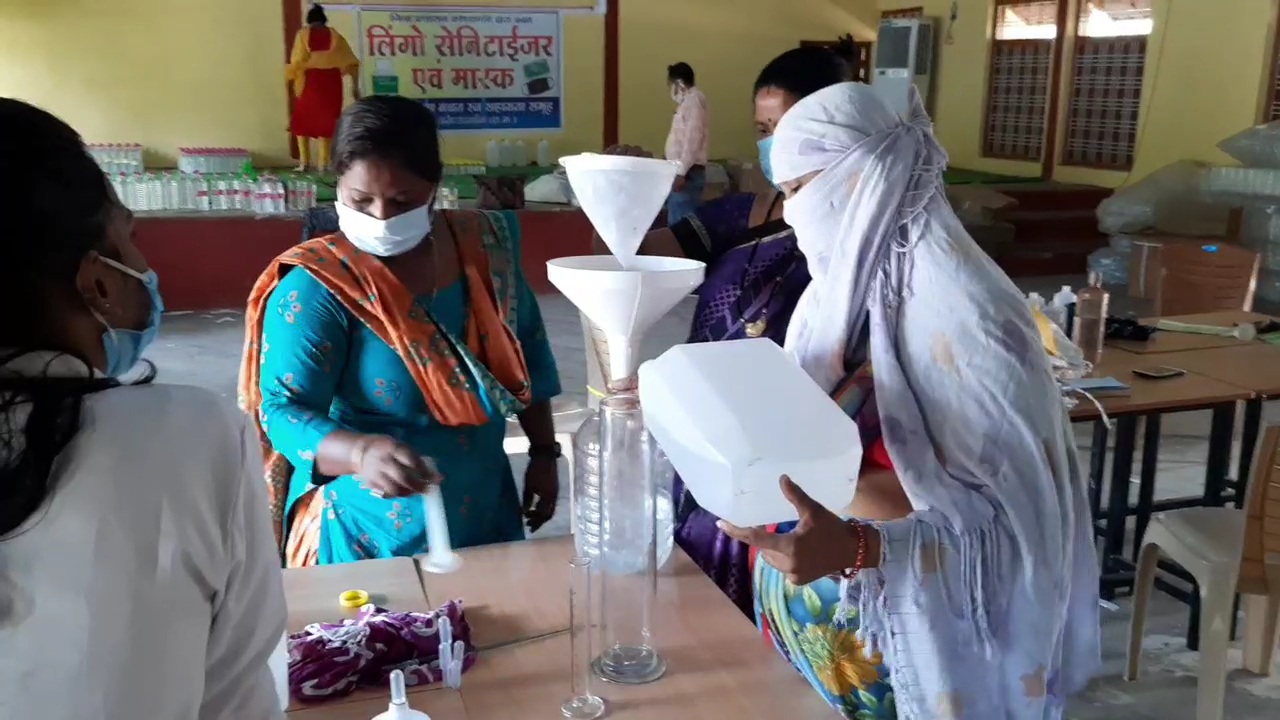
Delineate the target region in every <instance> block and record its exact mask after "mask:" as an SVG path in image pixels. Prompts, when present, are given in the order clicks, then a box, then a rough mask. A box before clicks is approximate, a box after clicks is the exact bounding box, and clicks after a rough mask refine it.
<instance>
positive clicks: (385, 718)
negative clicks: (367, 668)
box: [373, 670, 431, 720]
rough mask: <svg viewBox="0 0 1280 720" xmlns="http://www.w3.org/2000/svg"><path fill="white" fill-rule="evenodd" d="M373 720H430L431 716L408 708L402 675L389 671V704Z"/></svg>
mask: <svg viewBox="0 0 1280 720" xmlns="http://www.w3.org/2000/svg"><path fill="white" fill-rule="evenodd" d="M373 720H431V716H430V715H428V714H426V713H424V712H419V711H417V710H414V709H413V708H411V707H409V695H408V693H406V692H405V689H404V673H403V672H401V671H399V670H392V671H391V703H390V704H389V705H387V711H386V712H384V713H382V714H380V715H378V716H377V717H375V718H373Z"/></svg>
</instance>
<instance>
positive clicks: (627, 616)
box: [593, 393, 667, 685]
mask: <svg viewBox="0 0 1280 720" xmlns="http://www.w3.org/2000/svg"><path fill="white" fill-rule="evenodd" d="M652 446H653V439H652V437H651V436H650V435H649V431H648V429H647V428H645V425H644V416H643V414H642V413H641V411H640V399H639V397H637V396H636V395H635V394H623V393H618V394H612V395H609V396H608V397H606V398H605V399H604V400H603V401H601V403H600V531H601V532H600V560H599V562H598V569H597V570H596V571H595V572H594V573H593V576H594V577H595V578H597V579H598V580H599V582H598V584H597V587H599V588H600V617H601V643H600V647H601V653H600V656H599V657H597V658H596V660H595V662H594V664H593V668H594V669H595V672H596V675H598V676H599V677H601V678H602V679H604V680H607V681H610V682H616V683H624V684H629V685H637V684H642V683H649V682H653V681H654V680H657V679H658V678H660V677H662V675H663V674H664V673H665V672H666V667H667V666H666V661H665V660H663V659H662V657H661V656H660V655H659V654H658V652H657V650H655V649H654V642H653V634H652V627H651V625H652V619H653V607H654V599H655V596H656V595H657V589H658V555H657V549H658V548H657V533H656V522H657V487H656V478H655V473H654V472H653V465H654V463H653V448H652ZM593 564H595V563H593Z"/></svg>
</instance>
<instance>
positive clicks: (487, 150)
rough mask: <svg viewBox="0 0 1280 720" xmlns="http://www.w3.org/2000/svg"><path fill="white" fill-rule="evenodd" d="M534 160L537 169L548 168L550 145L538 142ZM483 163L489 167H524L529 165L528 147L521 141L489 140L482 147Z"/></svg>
mask: <svg viewBox="0 0 1280 720" xmlns="http://www.w3.org/2000/svg"><path fill="white" fill-rule="evenodd" d="M535 159H536V161H537V163H538V166H539V167H550V166H551V143H549V142H547V141H546V140H541V141H539V142H538V145H537V157H536V158H535ZM484 161H485V164H486V165H488V166H489V167H524V166H526V165H529V164H530V158H529V146H528V145H526V144H525V142H524V141H523V140H517V141H515V142H511V141H510V140H490V141H489V142H488V143H486V144H485V146H484Z"/></svg>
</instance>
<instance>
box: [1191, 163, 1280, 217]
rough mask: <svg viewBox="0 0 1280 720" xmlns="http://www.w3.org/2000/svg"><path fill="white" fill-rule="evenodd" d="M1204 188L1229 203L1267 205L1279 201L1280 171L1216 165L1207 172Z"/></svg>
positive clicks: (1218, 200)
mask: <svg viewBox="0 0 1280 720" xmlns="http://www.w3.org/2000/svg"><path fill="white" fill-rule="evenodd" d="M1203 190H1204V193H1205V196H1206V197H1208V198H1209V199H1210V200H1212V201H1213V202H1215V203H1218V204H1220V205H1226V206H1236V205H1242V206H1245V207H1250V206H1252V207H1259V206H1261V207H1266V206H1270V205H1275V204H1277V203H1280V170H1277V169H1275V168H1247V167H1215V168H1209V169H1208V171H1206V172H1205V176H1204V183H1203Z"/></svg>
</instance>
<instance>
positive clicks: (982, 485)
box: [725, 83, 1100, 720]
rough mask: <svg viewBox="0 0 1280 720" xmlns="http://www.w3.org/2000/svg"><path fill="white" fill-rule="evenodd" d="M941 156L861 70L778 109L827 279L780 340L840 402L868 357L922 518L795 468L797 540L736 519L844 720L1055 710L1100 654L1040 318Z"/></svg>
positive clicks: (784, 639) (783, 183) (1067, 445)
mask: <svg viewBox="0 0 1280 720" xmlns="http://www.w3.org/2000/svg"><path fill="white" fill-rule="evenodd" d="M946 162H947V156H946V153H945V152H944V151H943V150H942V148H941V147H940V146H939V145H938V143H937V141H936V140H935V139H934V137H933V132H932V126H931V124H930V122H929V119H928V117H927V116H926V115H925V113H924V110H923V108H922V107H921V106H920V103H919V99H918V98H916V99H915V103H914V108H913V112H912V113H911V115H910V117H908V118H906V119H903V118H901V117H899V116H898V115H896V114H895V113H894V112H892V110H891V109H890V108H889V107H888V106H887V105H886V104H885V103H884V102H883V101H882V100H880V99H879V98H878V97H877V96H876V95H875V94H874V92H873V91H872V90H871V88H870V87H868V86H866V85H862V84H857V83H845V84H841V85H836V86H833V87H830V88H827V89H825V90H822V91H820V92H818V93H815V94H814V95H811V96H809V97H808V98H806V99H804V100H802V101H801V102H800V103H798V104H796V105H795V106H794V107H793V108H792V109H791V110H790V111H789V112H788V113H787V114H786V115H785V116H784V117H783V118H782V120H781V121H780V122H779V123H778V126H777V130H776V131H775V133H774V136H773V152H772V164H773V173H774V178H775V181H776V182H777V183H778V184H779V186H780V187H781V188H782V190H783V192H784V193H785V194H786V196H787V200H786V202H785V205H784V216H785V218H786V220H787V222H788V223H789V224H790V225H791V226H792V227H793V228H795V231H796V236H797V240H798V243H799V246H800V249H801V251H802V252H803V253H804V255H805V257H806V258H807V261H808V265H809V271H810V273H811V274H812V275H813V281H812V283H811V284H810V285H809V287H808V288H807V289H806V291H805V293H804V295H803V296H802V297H801V299H800V303H799V306H798V307H797V309H796V312H795V315H794V316H793V318H792V321H791V325H790V327H789V328H788V331H787V337H786V347H787V348H788V350H790V351H791V352H792V353H793V354H794V355H795V357H796V358H797V360H798V361H799V362H800V364H801V365H802V366H803V367H804V368H805V369H806V370H807V371H808V372H809V374H810V376H811V377H813V379H814V380H815V381H816V382H817V383H818V384H819V385H821V386H822V387H823V388H824V389H825V390H827V391H829V392H832V393H833V395H837V396H838V395H839V393H840V392H841V391H842V387H843V386H844V385H845V384H846V383H847V382H848V378H849V377H850V376H852V375H853V374H856V373H869V372H870V369H871V368H874V373H873V378H874V382H873V387H874V396H875V402H874V405H875V406H876V407H878V416H879V417H878V419H879V421H880V425H881V428H882V431H883V437H884V441H885V446H886V447H887V449H888V452H889V456H890V458H891V460H892V465H893V471H894V473H895V474H896V478H897V480H898V481H899V482H900V483H901V485H902V488H903V490H905V492H906V495H907V497H908V498H909V499H910V503H911V512H910V513H909V514H907V515H906V516H905V517H902V518H900V519H892V520H887V521H874V522H868V521H860V520H859V519H857V518H853V519H851V520H842V519H840V518H838V517H837V516H836V515H834V514H833V513H831V512H830V511H828V510H826V509H825V508H823V507H821V506H819V505H817V504H816V503H814V502H813V501H812V500H810V499H809V498H808V497H806V496H805V495H804V493H803V492H801V491H800V489H799V488H798V487H796V486H794V485H792V484H791V483H790V482H789V481H788V480H786V479H785V478H784V479H783V481H782V483H783V490H784V492H785V493H786V495H787V497H788V498H789V499H791V501H792V502H793V504H795V505H796V507H797V509H798V510H799V513H800V520H799V522H798V523H797V524H796V525H795V526H794V527H793V528H791V529H790V532H787V533H785V534H779V533H778V532H776V531H775V532H770V530H779V529H781V528H779V529H772V528H768V529H767V528H752V529H741V528H734V527H732V526H727V527H725V530H726V532H728V533H730V534H731V535H733V536H735V537H737V538H738V539H741V540H743V541H744V542H748V543H750V544H751V545H753V546H755V547H757V548H758V549H759V551H760V553H759V558H758V560H757V563H756V567H755V580H756V589H757V592H756V598H757V601H756V607H757V612H758V613H759V614H760V621H761V626H762V628H764V629H765V630H766V631H767V632H770V634H771V635H772V636H773V639H774V641H775V644H777V645H778V647H779V649H780V650H782V652H783V653H784V654H786V655H787V656H788V658H789V659H791V660H792V661H793V662H794V663H795V664H796V665H797V667H798V668H799V669H800V670H801V671H802V672H803V673H804V674H805V675H806V677H808V678H809V680H810V682H811V683H812V684H813V685H814V686H815V688H816V689H818V690H819V692H821V693H822V694H823V695H824V696H825V697H827V699H828V700H829V701H831V702H832V704H834V705H835V706H836V707H837V708H839V709H840V710H842V712H843V713H844V714H845V715H846V717H850V718H852V717H855V716H857V717H859V718H863V717H894V716H897V717H901V718H909V719H913V720H914V719H920V720H948V719H952V718H954V719H956V720H960V719H966V720H967V719H968V718H974V719H975V720H977V719H981V720H992V719H997V718H1018V719H1019V720H1023V719H1032V718H1046V719H1047V718H1061V717H1062V715H1063V712H1064V709H1065V699H1066V697H1067V696H1068V695H1069V694H1071V693H1073V692H1075V691H1077V690H1079V689H1081V688H1082V687H1083V686H1084V685H1085V684H1086V683H1087V682H1088V680H1089V679H1090V678H1091V677H1092V676H1093V674H1094V673H1095V672H1096V670H1097V668H1098V666H1099V663H1100V657H1099V655H1100V653H1099V637H1098V635H1099V632H1098V567H1097V562H1096V559H1095V557H1094V554H1093V552H1094V551H1093V542H1092V534H1091V528H1090V518H1089V511H1088V505H1087V499H1086V493H1085V487H1084V484H1083V478H1082V476H1081V473H1080V472H1079V465H1078V460H1077V457H1076V452H1075V446H1074V442H1073V440H1072V436H1071V433H1070V424H1069V420H1068V418H1067V415H1066V412H1065V408H1064V405H1063V402H1062V399H1061V397H1060V394H1059V390H1058V387H1057V385H1056V383H1055V381H1054V379H1053V376H1052V374H1051V372H1050V368H1049V363H1048V360H1047V357H1046V355H1045V353H1044V351H1043V350H1042V348H1041V344H1040V341H1039V335H1038V331H1037V329H1036V326H1035V324H1034V321H1033V320H1032V317H1031V314H1030V312H1029V311H1028V309H1027V306H1026V304H1025V301H1024V299H1023V297H1022V294H1021V293H1020V292H1019V291H1018V290H1017V288H1015V287H1014V285H1013V283H1012V282H1010V281H1009V279H1008V277H1007V276H1005V274H1004V273H1003V272H1002V271H1001V270H1000V269H999V268H998V267H996V265H995V264H994V263H993V262H992V261H991V259H990V258H988V257H987V256H986V254H985V253H983V252H982V251H981V250H980V249H979V248H978V246H977V244H975V243H974V241H973V239H972V238H970V237H969V235H968V234H967V233H966V232H965V230H964V228H963V227H962V225H961V223H960V221H959V220H958V219H957V218H956V216H955V214H954V213H953V212H952V210H951V207H950V205H949V204H948V203H947V200H946V196H945V194H944V192H943V184H942V171H943V169H944V168H945V166H946ZM859 420H860V421H861V420H862V418H861V417H859ZM864 441H865V438H864ZM828 576H837V577H842V578H843V582H842V583H841V593H842V600H843V602H842V603H841V605H840V606H838V607H836V608H832V609H831V610H829V611H823V610H821V606H820V605H819V604H817V603H815V602H811V598H810V593H809V589H808V587H801V586H803V585H806V584H807V583H810V582H812V581H814V580H816V579H820V578H824V577H828ZM814 610H819V612H818V613H817V614H818V615H819V616H818V617H814V613H813V611H814ZM824 615H825V616H824ZM852 650H856V651H857V652H856V653H853V652H851V651H852ZM885 674H887V675H888V677H887V678H885V677H884V675H885ZM876 685H887V686H888V687H889V688H891V691H890V692H884V691H883V690H882V691H878V692H874V691H873V692H868V691H867V690H866V689H864V688H870V687H872V686H876Z"/></svg>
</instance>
